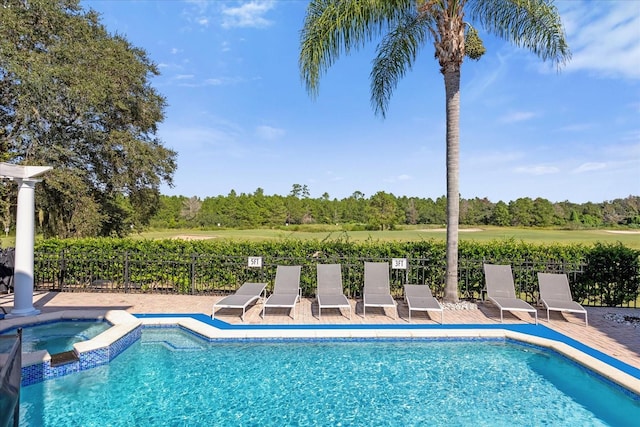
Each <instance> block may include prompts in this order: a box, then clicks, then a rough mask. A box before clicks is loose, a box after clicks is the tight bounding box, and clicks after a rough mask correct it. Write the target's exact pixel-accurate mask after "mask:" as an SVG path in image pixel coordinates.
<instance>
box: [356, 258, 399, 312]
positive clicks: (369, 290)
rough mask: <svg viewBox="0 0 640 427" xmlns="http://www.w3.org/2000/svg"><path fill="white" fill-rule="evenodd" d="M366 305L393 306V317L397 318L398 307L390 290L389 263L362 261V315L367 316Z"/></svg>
mask: <svg viewBox="0 0 640 427" xmlns="http://www.w3.org/2000/svg"><path fill="white" fill-rule="evenodd" d="M367 307H383V309H384V307H393V308H394V309H395V312H396V316H395V319H397V318H398V307H397V306H396V302H395V300H394V299H393V297H392V296H391V291H390V284H389V264H388V263H386V262H365V263H364V297H363V303H362V315H363V317H367Z"/></svg>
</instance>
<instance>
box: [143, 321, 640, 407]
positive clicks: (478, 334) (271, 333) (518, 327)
mask: <svg viewBox="0 0 640 427" xmlns="http://www.w3.org/2000/svg"><path fill="white" fill-rule="evenodd" d="M134 316H135V317H136V318H138V319H140V320H141V321H142V324H143V326H171V325H175V326H180V327H183V328H186V329H189V330H190V331H193V332H195V333H196V334H198V335H201V336H203V337H205V338H207V339H210V340H220V339H222V340H224V339H230V340H233V339H236V340H238V339H241V340H259V339H344V338H354V339H357V338H372V339H373V338H420V339H427V338H434V339H444V338H450V339H456V338H457V339H467V338H479V339H482V338H493V339H501V338H502V339H511V340H515V341H519V342H523V343H526V344H531V345H535V346H538V347H542V348H546V349H549V350H552V351H555V352H557V353H559V354H561V355H563V356H565V357H567V358H568V359H570V360H572V361H574V362H576V363H577V364H579V365H582V366H584V367H586V368H588V369H591V370H592V371H594V372H596V373H597V374H599V375H601V376H602V377H604V378H605V379H607V380H609V381H611V382H613V383H615V384H617V385H619V386H621V387H623V388H625V389H627V390H629V391H631V392H633V393H635V394H636V395H638V396H640V369H638V368H636V367H634V366H631V365H629V364H627V363H624V362H622V361H620V360H618V359H616V358H614V357H612V356H609V355H607V354H605V353H602V352H601V351H598V350H595V349H593V348H592V347H589V346H587V345H585V344H583V343H581V342H579V341H577V340H575V339H573V338H569V337H567V336H566V335H564V334H562V333H560V332H557V331H554V330H553V329H550V328H548V327H546V326H544V325H542V324H537V325H534V324H499V325H487V324H444V325H440V324H437V325H417V324H412V325H394V324H385V325H381V324H379V325H375V324H369V325H362V324H360V325H345V324H340V325H331V324H323V325H284V324H276V325H244V324H243V325H236V324H229V323H226V322H224V321H222V320H219V319H211V317H210V316H207V315H205V314H201V313H193V314H188V313H186V314H185V313H180V314H166V313H158V314H151V313H149V314H134Z"/></svg>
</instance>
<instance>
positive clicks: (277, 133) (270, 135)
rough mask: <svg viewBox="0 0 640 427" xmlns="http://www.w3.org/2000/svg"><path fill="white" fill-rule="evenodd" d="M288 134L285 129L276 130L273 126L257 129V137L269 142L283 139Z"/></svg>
mask: <svg viewBox="0 0 640 427" xmlns="http://www.w3.org/2000/svg"><path fill="white" fill-rule="evenodd" d="M285 134H286V132H285V130H284V129H279V128H274V127H271V126H258V127H257V128H256V135H258V136H259V137H260V138H262V139H266V140H267V141H274V140H276V139H280V138H282V137H283V136H284V135H285Z"/></svg>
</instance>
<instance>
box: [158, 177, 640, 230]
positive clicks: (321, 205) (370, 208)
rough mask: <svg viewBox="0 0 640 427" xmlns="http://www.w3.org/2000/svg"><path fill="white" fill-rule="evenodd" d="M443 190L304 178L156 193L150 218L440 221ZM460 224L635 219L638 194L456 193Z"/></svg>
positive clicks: (166, 221)
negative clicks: (322, 188)
mask: <svg viewBox="0 0 640 427" xmlns="http://www.w3.org/2000/svg"><path fill="white" fill-rule="evenodd" d="M446 221H447V200H446V197H444V196H442V197H438V198H436V199H435V200H433V199H431V198H426V199H425V198H419V197H408V196H399V197H397V196H394V195H393V194H391V193H386V192H384V191H379V192H377V193H376V194H374V195H373V196H370V197H366V196H365V194H363V193H362V192H360V191H355V192H354V193H353V194H352V195H351V196H349V197H345V198H342V199H337V198H331V197H330V196H329V194H328V193H324V194H323V195H322V196H321V197H318V198H312V197H310V192H309V189H308V187H307V186H303V185H299V184H294V185H293V187H292V189H291V192H290V193H289V194H288V195H286V196H282V195H266V194H265V193H264V190H263V189H262V188H258V189H256V190H255V191H254V192H253V193H250V194H246V193H240V194H238V193H236V192H235V191H234V190H231V191H230V192H229V194H228V195H226V196H223V195H219V196H215V197H205V198H204V199H200V198H199V197H186V196H164V195H163V196H160V207H159V209H158V212H157V213H156V214H155V215H153V216H152V217H151V219H150V222H149V225H150V226H151V227H154V228H204V229H210V228H217V227H226V228H260V227H278V226H286V225H297V224H331V225H336V224H338V225H343V226H346V225H350V226H351V228H352V229H357V227H361V228H362V229H370V230H390V229H394V228H396V227H398V226H401V225H415V224H432V225H444V224H446ZM460 224H461V225H465V226H483V225H485V226H486V225H495V226H514V227H563V228H598V227H620V226H627V227H640V196H629V197H627V198H624V199H615V200H611V201H604V202H601V203H593V202H587V203H572V202H569V201H564V202H556V203H552V202H550V201H549V200H546V199H543V198H536V199H532V198H529V197H523V198H519V199H516V200H513V201H509V202H504V201H498V202H496V203H494V202H491V201H490V200H489V199H487V198H478V197H476V198H473V199H464V198H461V199H460Z"/></svg>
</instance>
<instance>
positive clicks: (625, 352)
mask: <svg viewBox="0 0 640 427" xmlns="http://www.w3.org/2000/svg"><path fill="white" fill-rule="evenodd" d="M221 298H222V297H220V296H191V295H159V294H124V293H67V292H65V293H58V292H44V293H36V294H34V306H35V307H36V308H37V309H39V310H41V311H42V312H51V311H59V310H74V309H95V310H105V311H107V310H114V309H117V310H126V311H128V312H130V313H204V314H207V315H211V308H212V306H213V303H214V302H216V301H218V300H219V299H221ZM351 304H352V310H353V316H352V319H351V320H349V318H348V313H344V315H343V314H342V313H341V312H340V311H339V310H338V309H325V310H323V311H322V319H319V318H318V306H317V304H316V303H315V301H314V300H313V299H308V298H303V299H302V301H301V302H300V303H299V304H298V307H297V309H296V317H295V319H293V318H291V317H290V316H289V314H290V313H289V310H286V309H275V308H270V309H269V310H267V313H266V316H265V318H264V319H262V317H261V316H260V314H261V310H262V305H261V304H257V305H254V306H252V307H250V308H249V309H248V310H247V313H246V315H245V322H244V323H245V324H274V325H275V324H308V325H320V324H354V325H361V324H400V325H401V324H405V325H406V324H409V323H408V320H407V319H408V311H407V306H406V304H405V303H404V302H403V301H398V312H399V313H398V314H399V317H398V318H397V319H394V313H393V311H392V310H389V309H387V310H386V312H385V311H384V310H383V309H381V308H378V309H376V308H369V309H368V310H367V316H366V318H363V316H362V302H361V301H359V300H351ZM0 306H2V307H4V308H5V310H6V311H7V312H9V311H10V310H11V308H12V307H13V295H6V294H4V295H0ZM477 307H478V308H477V309H475V310H445V313H444V323H445V324H447V323H449V324H499V323H500V313H499V311H498V310H497V309H496V308H495V307H494V306H493V305H492V304H491V303H489V302H484V303H483V302H479V303H478V304H477ZM587 311H588V313H589V326H588V327H585V325H584V319H583V316H581V315H580V316H578V315H576V316H574V315H571V314H561V313H553V312H552V313H551V321H550V322H547V320H546V318H547V317H546V311H545V310H542V309H539V310H538V318H539V320H540V323H541V324H542V325H545V326H547V327H549V328H551V329H554V330H556V331H557V332H560V333H562V334H564V335H566V336H569V337H571V338H573V339H575V340H577V341H580V342H582V343H584V344H586V345H588V346H590V347H592V348H594V349H596V350H599V351H601V352H603V353H605V354H608V355H610V356H613V357H615V358H616V359H618V360H620V361H622V362H625V363H627V364H629V365H631V366H634V367H636V368H638V369H640V326H639V327H635V326H633V325H627V324H621V323H617V322H615V321H613V320H608V319H607V318H606V317H605V314H607V313H619V314H622V315H626V316H632V317H640V309H624V308H603V307H587ZM240 313H241V310H234V309H219V310H216V319H219V320H223V321H225V322H227V323H231V324H241V323H242V322H241V320H240ZM411 318H412V322H411V323H412V324H437V323H439V320H440V316H439V315H437V314H434V317H433V318H431V317H430V316H429V315H428V314H426V313H423V312H414V313H412V315H411ZM504 322H505V323H532V322H533V318H532V317H530V316H529V315H528V314H524V313H517V314H515V315H514V314H509V313H505V317H504Z"/></svg>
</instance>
